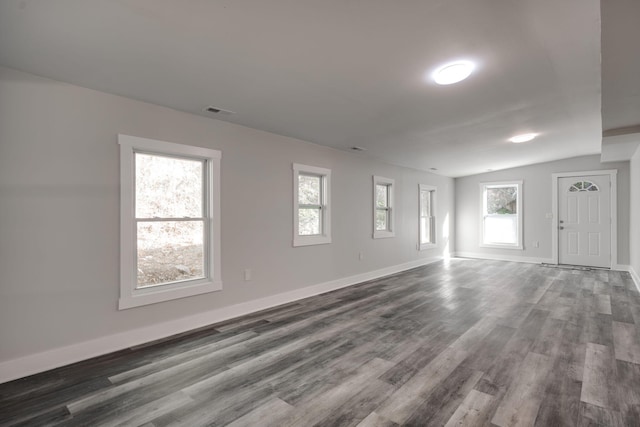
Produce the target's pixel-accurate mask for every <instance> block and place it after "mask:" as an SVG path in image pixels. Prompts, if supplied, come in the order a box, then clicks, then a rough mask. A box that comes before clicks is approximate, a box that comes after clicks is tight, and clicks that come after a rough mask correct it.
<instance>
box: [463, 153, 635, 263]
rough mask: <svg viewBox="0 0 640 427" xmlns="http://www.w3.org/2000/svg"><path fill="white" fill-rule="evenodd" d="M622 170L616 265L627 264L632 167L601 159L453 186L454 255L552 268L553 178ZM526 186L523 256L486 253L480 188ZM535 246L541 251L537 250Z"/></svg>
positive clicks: (551, 164) (557, 163)
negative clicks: (504, 184) (493, 184)
mask: <svg viewBox="0 0 640 427" xmlns="http://www.w3.org/2000/svg"><path fill="white" fill-rule="evenodd" d="M601 169H617V170H618V177H617V181H618V264H624V265H627V264H629V162H612V163H600V156H598V155H594V156H583V157H575V158H571V159H565V160H559V161H555V162H548V163H540V164H536V165H531V166H525V167H519V168H513V169H507V170H502V171H497V172H490V173H484V174H480V175H473V176H468V177H463V178H456V180H455V198H456V205H455V206H456V215H455V222H456V237H455V239H456V240H455V249H456V253H461V254H464V253H467V254H477V255H482V256H489V257H497V258H506V259H510V258H514V259H515V258H518V259H523V260H528V261H534V262H550V260H551V257H552V246H551V233H552V228H551V227H552V221H553V220H552V219H548V218H546V214H547V213H551V212H552V209H551V204H552V196H551V191H552V188H551V185H552V184H551V182H552V178H551V175H552V174H553V173H560V172H577V171H591V170H601ZM511 180H523V181H524V182H523V193H524V199H523V205H524V206H523V208H524V209H523V214H524V218H523V222H524V250H514V249H496V248H482V247H480V246H479V240H480V238H479V226H480V218H479V215H480V195H479V191H480V190H479V188H480V183H481V182H491V181H511ZM534 241H538V242H539V247H537V248H536V247H534V245H533V243H534Z"/></svg>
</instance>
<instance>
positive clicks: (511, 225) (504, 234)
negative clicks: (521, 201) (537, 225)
mask: <svg viewBox="0 0 640 427" xmlns="http://www.w3.org/2000/svg"><path fill="white" fill-rule="evenodd" d="M484 243H489V244H490V243H500V244H512V245H515V244H517V243H518V215H494V216H487V217H485V218H484Z"/></svg>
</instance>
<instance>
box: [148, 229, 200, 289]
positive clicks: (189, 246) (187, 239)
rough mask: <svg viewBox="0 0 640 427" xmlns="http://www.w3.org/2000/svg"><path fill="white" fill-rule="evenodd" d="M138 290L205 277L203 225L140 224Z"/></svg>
mask: <svg viewBox="0 0 640 427" xmlns="http://www.w3.org/2000/svg"><path fill="white" fill-rule="evenodd" d="M137 237H138V245H137V246H138V287H145V286H149V285H157V284H161V283H170V282H176V281H180V280H189V279H198V278H203V277H204V245H203V241H204V224H203V222H202V221H160V222H138V235H137Z"/></svg>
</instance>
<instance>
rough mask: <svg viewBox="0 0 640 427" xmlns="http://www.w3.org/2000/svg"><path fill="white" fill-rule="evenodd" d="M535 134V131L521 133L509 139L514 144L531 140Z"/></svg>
mask: <svg viewBox="0 0 640 427" xmlns="http://www.w3.org/2000/svg"><path fill="white" fill-rule="evenodd" d="M536 136H538V134H537V133H523V134H522V135H516V136H512V137H511V138H509V141H511V142H513V143H514V144H520V143H521V142H528V141H531V140H532V139H533V138H535V137H536Z"/></svg>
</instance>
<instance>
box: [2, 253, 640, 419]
mask: <svg viewBox="0 0 640 427" xmlns="http://www.w3.org/2000/svg"><path fill="white" fill-rule="evenodd" d="M637 325H640V295H639V294H638V292H637V290H636V289H635V287H634V284H633V282H632V280H631V278H630V276H629V274H628V273H621V272H614V271H603V270H596V271H579V270H566V269H558V268H551V267H544V266H539V265H533V264H518V263H508V262H500V261H482V260H462V259H454V260H451V261H443V262H439V263H436V264H431V265H429V266H426V267H422V268H418V269H414V270H411V271H408V272H404V273H401V274H397V275H394V276H390V277H386V278H383V279H379V280H375V281H371V282H367V283H362V284H359V285H356V286H352V287H349V288H345V289H341V290H338V291H335V292H331V293H327V294H323V295H319V296H316V297H313V298H309V299H306V300H302V301H298V302H295V303H291V304H287V305H285V306H280V307H277V308H274V309H270V310H266V311H263V312H260V313H256V314H252V315H249V316H245V317H242V318H238V319H234V320H232V321H227V322H224V323H221V324H217V325H212V326H210V327H207V328H203V329H200V330H197V331H193V332H191V333H188V334H182V335H180V336H175V337H172V338H171V339H167V340H163V341H160V342H155V343H151V344H148V345H145V346H140V347H137V348H131V349H128V350H124V351H120V352H117V353H113V354H110V355H107V356H103V357H98V358H95V359H91V360H88V361H84V362H81V363H76V364H73V365H70V366H67V367H63V368H59V369H55V370H52V371H49V372H45V373H42V374H38V375H34V376H31V377H28V378H24V379H21V380H16V381H13V382H10V383H6V384H3V385H0V425H11V426H13V425H30V426H31V425H60V426H97V425H101V426H111V425H126V426H140V425H144V426H147V427H159V426H169V425H180V426H190V427H191V426H200V425H216V426H217V425H231V426H234V427H235V426H261V427H262V426H278V427H280V426H314V425H321V426H360V427H365V426H366V427H371V426H398V425H407V426H409V425H413V426H485V425H486V426H493V425H495V426H524V425H536V426H591V425H603V426H640V333H639V332H640V329H639V327H638V326H637Z"/></svg>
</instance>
